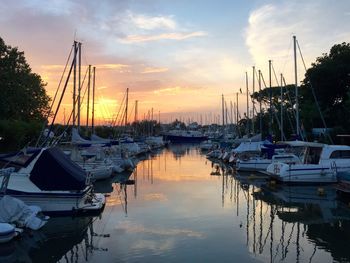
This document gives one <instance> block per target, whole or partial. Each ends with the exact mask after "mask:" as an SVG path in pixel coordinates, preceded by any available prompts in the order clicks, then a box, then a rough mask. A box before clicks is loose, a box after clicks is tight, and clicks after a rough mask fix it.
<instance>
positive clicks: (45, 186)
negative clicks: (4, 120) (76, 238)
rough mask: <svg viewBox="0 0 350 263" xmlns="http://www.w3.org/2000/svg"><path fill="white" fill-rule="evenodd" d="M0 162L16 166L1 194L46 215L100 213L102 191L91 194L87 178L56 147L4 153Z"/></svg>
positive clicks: (0, 195)
mask: <svg viewBox="0 0 350 263" xmlns="http://www.w3.org/2000/svg"><path fill="white" fill-rule="evenodd" d="M0 161H1V162H3V163H4V162H5V163H7V165H8V166H11V167H16V171H14V172H12V173H11V174H9V176H8V177H7V178H6V177H1V178H0V184H3V183H4V182H6V183H7V186H6V190H5V191H4V192H2V193H0V197H2V196H4V195H5V194H7V195H10V196H12V197H15V198H18V199H20V200H22V201H23V202H24V203H25V204H27V205H29V206H30V205H35V206H38V207H40V208H41V209H42V211H43V213H45V214H49V215H77V214H91V213H92V214H99V213H100V212H101V211H102V210H103V208H104V205H105V197H104V195H103V194H97V193H94V191H93V187H92V185H91V184H90V177H89V176H88V175H87V174H86V172H85V171H84V170H82V169H81V168H80V167H79V166H78V165H76V164H75V163H74V162H72V161H71V160H70V159H69V157H68V156H66V155H65V154H64V153H63V152H62V151H61V150H60V149H59V148H57V147H52V148H41V149H32V150H30V151H27V152H20V153H16V154H8V155H3V156H1V158H0Z"/></svg>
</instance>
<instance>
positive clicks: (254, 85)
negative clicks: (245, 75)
mask: <svg viewBox="0 0 350 263" xmlns="http://www.w3.org/2000/svg"><path fill="white" fill-rule="evenodd" d="M254 93H255V66H253V96H254ZM252 102H253V116H252V133H253V134H254V130H255V129H254V128H255V127H254V118H255V116H254V111H255V101H254V97H253V99H252Z"/></svg>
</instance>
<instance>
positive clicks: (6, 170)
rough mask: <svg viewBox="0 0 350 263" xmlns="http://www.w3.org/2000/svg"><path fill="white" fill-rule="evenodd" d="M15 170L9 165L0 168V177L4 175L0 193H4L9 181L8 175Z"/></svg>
mask: <svg viewBox="0 0 350 263" xmlns="http://www.w3.org/2000/svg"><path fill="white" fill-rule="evenodd" d="M14 171H15V168H13V167H9V168H4V169H1V170H0V177H4V178H3V179H2V182H1V186H0V194H6V190H7V186H8V184H9V181H10V175H11V173H13V172H14Z"/></svg>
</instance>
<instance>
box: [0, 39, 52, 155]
mask: <svg viewBox="0 0 350 263" xmlns="http://www.w3.org/2000/svg"><path fill="white" fill-rule="evenodd" d="M45 86H46V84H45V83H44V82H43V81H42V79H41V77H40V76H39V75H38V74H35V73H33V72H32V70H31V68H30V66H29V64H28V63H27V62H26V59H25V57H24V52H20V51H18V49H17V48H13V47H11V46H8V45H6V44H5V42H4V40H3V39H2V38H1V37H0V91H1V96H0V147H1V149H2V150H4V149H5V150H9V149H17V148H19V147H23V146H24V145H25V144H27V143H29V142H30V141H34V140H35V138H37V136H38V134H39V132H40V127H41V126H42V124H43V122H44V121H46V117H47V114H48V112H49V102H50V97H49V96H48V95H47V94H46V90H45Z"/></svg>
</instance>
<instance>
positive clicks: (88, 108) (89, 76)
mask: <svg viewBox="0 0 350 263" xmlns="http://www.w3.org/2000/svg"><path fill="white" fill-rule="evenodd" d="M90 80H91V65H89V70H88V96H87V110H86V130H87V129H88V128H89V114H90V112H89V110H90V83H91V81H90Z"/></svg>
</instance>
